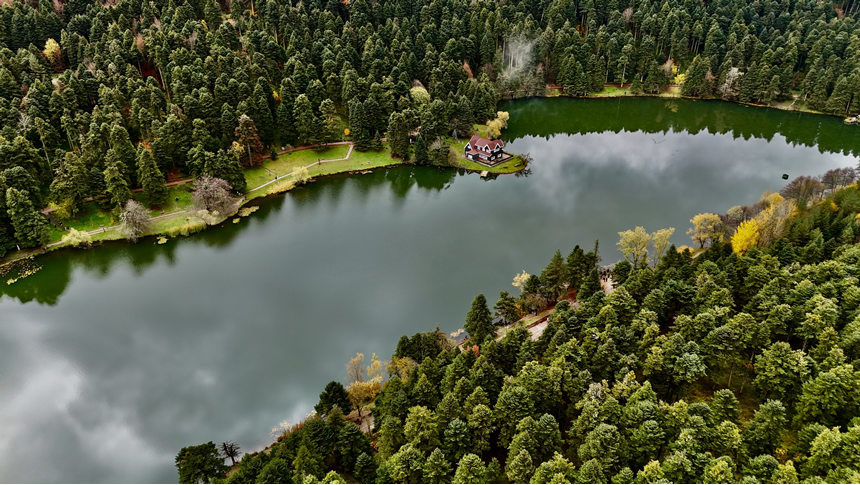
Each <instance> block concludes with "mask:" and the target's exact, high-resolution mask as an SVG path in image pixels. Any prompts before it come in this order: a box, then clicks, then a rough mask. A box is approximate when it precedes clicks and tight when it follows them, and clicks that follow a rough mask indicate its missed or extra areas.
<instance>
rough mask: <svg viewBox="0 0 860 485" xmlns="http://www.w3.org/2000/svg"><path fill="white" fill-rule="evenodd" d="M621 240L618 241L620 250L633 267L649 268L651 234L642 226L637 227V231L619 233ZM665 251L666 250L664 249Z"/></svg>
mask: <svg viewBox="0 0 860 485" xmlns="http://www.w3.org/2000/svg"><path fill="white" fill-rule="evenodd" d="M618 235H619V236H621V240H620V241H618V244H617V246H618V250H619V251H621V254H623V255H624V257H625V258H627V260H628V261H630V263H631V264H632V265H633V269H639V268H644V267H645V266H648V263H649V262H650V259H649V258H648V245H649V244H651V234H648V232H646V231H645V228H644V227H642V226H637V227H636V230H633V231H631V230H629V229H628V230H626V231H624V232H619V233H618ZM664 249H665V248H664Z"/></svg>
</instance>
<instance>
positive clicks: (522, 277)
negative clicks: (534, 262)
mask: <svg viewBox="0 0 860 485" xmlns="http://www.w3.org/2000/svg"><path fill="white" fill-rule="evenodd" d="M530 276H531V275H530V274H528V273H526V270H523V272H522V273H520V274H518V275H516V276H514V282H513V285H514V286H516V287H517V288H519V289H520V291H523V285H525V284H526V281H528V279H529V277H530Z"/></svg>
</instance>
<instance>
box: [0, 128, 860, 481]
mask: <svg viewBox="0 0 860 485" xmlns="http://www.w3.org/2000/svg"><path fill="white" fill-rule="evenodd" d="M508 148H509V150H510V151H513V152H530V153H531V155H532V156H533V157H534V159H535V160H536V161H535V164H534V167H533V174H532V175H531V176H530V177H528V178H516V177H511V176H507V177H500V178H498V179H497V180H494V181H489V182H488V181H483V180H481V179H480V178H479V177H478V176H477V175H474V174H470V175H467V176H462V177H456V178H454V179H451V178H450V174H451V172H445V173H443V174H439V173H438V172H436V171H435V170H432V169H427V170H423V171H419V170H413V169H411V168H404V169H398V170H391V171H388V172H387V173H385V174H383V173H376V174H374V175H367V176H363V177H352V178H350V177H340V178H335V179H330V180H327V181H324V182H320V183H318V184H316V185H315V186H311V187H308V188H305V189H301V190H300V191H298V192H295V193H293V194H291V195H289V196H288V197H286V198H283V199H276V200H275V201H273V202H271V203H269V205H267V206H266V207H264V209H263V210H261V211H259V212H258V213H256V214H255V215H254V216H252V218H251V219H252V220H250V221H245V222H243V223H242V226H243V227H241V229H240V230H238V231H235V232H233V233H230V238H226V237H225V236H224V235H225V234H227V233H228V232H229V231H230V230H231V229H230V227H234V226H229V227H228V228H225V229H215V230H212V231H207V232H205V233H203V234H199V235H196V236H194V237H191V238H187V239H182V240H178V241H171V242H170V243H168V245H165V246H156V245H153V242H152V241H149V240H146V241H143V242H141V243H140V244H138V245H137V246H130V247H126V246H111V247H106V248H99V249H96V250H94V251H92V252H89V253H80V254H86V255H85V256H80V257H78V256H75V257H76V258H77V259H75V262H74V263H72V264H71V267H72V268H73V269H72V270H71V271H72V274H71V276H70V277H68V278H69V280H70V282H69V283H68V285H67V287H66V288H65V291H64V292H63V293H62V295H60V296H59V301H58V303H57V304H56V305H53V306H49V305H39V304H36V303H35V302H31V303H27V304H21V303H19V302H18V301H16V300H13V299H11V298H9V297H3V298H2V299H0V316H2V317H0V368H2V369H3V372H2V373H0V396H2V397H0V430H2V432H0V469H2V470H3V471H4V476H3V480H7V481H12V482H16V481H24V482H58V481H62V482H88V481H94V482H114V481H118V482H141V481H143V482H172V481H175V480H176V475H175V470H174V466H173V458H174V456H175V454H176V453H177V452H178V451H179V449H180V448H181V447H182V446H186V445H194V444H199V443H203V442H206V441H209V440H212V441H215V442H220V441H224V440H234V441H237V442H238V443H239V444H240V445H241V446H242V447H243V450H247V451H252V450H255V449H260V448H261V447H262V446H263V445H265V444H266V441H267V438H268V432H269V430H270V429H271V428H272V427H273V426H275V425H277V424H278V423H279V422H280V421H283V420H284V419H287V420H289V421H290V422H296V421H297V420H298V419H300V418H301V417H302V416H303V415H304V414H306V413H307V412H308V411H310V410H311V408H312V405H313V404H315V402H316V401H317V395H318V394H319V392H320V391H321V390H322V388H323V387H324V386H325V383H326V382H328V381H329V380H340V379H342V378H343V377H344V375H345V369H344V364H345V363H346V361H347V360H348V359H349V357H350V356H351V355H354V353H355V352H356V351H361V352H364V353H365V354H366V355H367V358H368V360H369V358H370V353H371V352H377V353H379V354H380V356H381V357H382V358H386V359H387V358H389V357H390V354H391V352H392V351H393V349H394V346H395V345H396V342H397V339H398V338H399V336H400V335H401V334H404V333H413V332H417V331H426V330H430V329H432V328H433V327H434V326H436V325H439V326H440V327H441V329H442V330H444V331H447V332H450V331H453V330H455V329H457V328H459V327H461V326H462V324H463V321H464V318H465V314H466V312H467V311H468V309H469V304H470V302H471V300H472V298H473V297H474V295H476V294H477V293H480V292H483V293H485V294H486V295H487V298H488V300H490V302H491V303H492V302H494V301H495V299H496V297H497V295H498V292H499V291H501V290H510V291H513V290H514V288H513V287H512V286H511V285H510V281H511V278H512V277H513V275H514V274H516V273H517V272H518V271H521V270H523V269H525V270H527V271H529V272H531V273H538V272H539V271H540V269H541V268H542V267H543V266H544V265H545V264H546V262H547V261H548V260H549V258H550V257H551V255H552V253H553V252H554V251H555V250H556V249H561V250H562V253H563V254H564V255H567V253H569V252H570V250H571V249H572V247H573V245H574V244H580V245H582V246H584V247H586V248H590V247H591V245H592V244H593V241H594V239H597V238H599V239H600V241H601V254H602V255H603V257H604V263H611V262H614V261H616V260H617V259H619V257H620V255H619V254H618V253H617V251H615V249H614V247H613V245H614V243H615V241H616V240H617V233H618V231H623V230H625V229H630V228H633V227H634V226H635V225H644V226H645V228H646V229H647V230H649V231H655V230H657V229H659V228H661V227H667V226H673V227H675V228H676V229H677V230H676V232H675V236H674V237H673V242H675V243H676V244H690V240H689V238H688V237H687V236H686V235H685V234H684V232H685V231H686V229H687V227H688V226H689V223H688V221H689V219H690V218H691V217H692V216H693V215H695V214H696V213H698V212H705V211H714V212H725V211H726V210H727V209H728V208H729V206H731V205H735V204H742V203H748V204H751V203H753V202H755V200H756V199H757V198H758V196H759V195H760V194H761V192H762V191H763V190H766V189H768V190H778V189H779V188H780V187H782V186H783V184H784V181H783V180H782V179H781V175H782V173H784V172H785V173H788V174H790V175H791V176H792V177H794V176H796V175H800V174H818V173H822V172H824V171H825V170H827V169H830V168H833V167H837V166H846V165H852V164H853V163H854V160H853V159H852V158H850V157H845V156H842V155H839V154H829V153H826V154H821V153H819V151H818V150H817V149H815V148H804V147H792V146H790V145H789V144H787V143H785V141H784V140H782V139H781V135H777V136H776V137H774V139H773V141H771V142H770V143H768V142H767V141H765V140H763V139H750V140H743V139H732V138H731V136H729V135H712V134H709V133H707V132H704V131H703V132H700V133H698V134H696V135H689V134H686V133H674V132H669V133H667V134H665V135H664V134H663V133H656V134H647V133H642V132H633V133H631V132H621V133H618V134H613V133H594V134H588V135H572V136H568V135H557V136H554V137H552V138H551V139H549V140H544V139H535V138H530V137H525V138H521V139H518V140H515V141H514V142H513V143H511V144H510V145H509V147H508ZM267 209H270V210H267ZM109 253H110V254H116V257H115V259H113V260H109V261H106V259H107V258H106V257H105V256H104V255H106V254H109ZM69 254H71V253H69ZM74 254H75V255H77V254H79V253H74ZM160 255H165V256H164V257H161V256H160ZM51 257H54V258H56V256H49V257H48V259H46V261H50V258H51ZM70 259H72V257H71V256H70ZM132 261H137V262H138V267H135V266H134V265H133V264H132ZM45 264H46V268H45V269H44V270H43V271H42V272H40V273H37V274H36V275H34V276H32V277H30V278H28V279H26V280H23V281H21V282H19V283H16V286H17V285H39V287H40V288H46V287H47V286H48V283H49V281H48V278H55V279H58V278H60V277H61V276H63V275H61V274H52V273H51V272H50V268H49V267H47V265H49V264H55V263H48V262H46V263H45ZM57 264H58V263H57ZM58 267H59V266H58ZM40 278H41V279H40ZM23 288H26V286H24V287H23Z"/></svg>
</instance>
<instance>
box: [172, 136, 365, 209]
mask: <svg viewBox="0 0 860 485" xmlns="http://www.w3.org/2000/svg"><path fill="white" fill-rule="evenodd" d="M329 145H349V150H347V152H346V156H345V157H343V158H332V159H331V160H326V159H324V158H322V159H319V160H317V161H316V162H315V163H312V164H310V165H308V166H306V167H302V168H306V169H308V168H311V167H313V166H314V165H322V164H323V163H329V162H342V161H344V160H348V159H349V157H350V156H351V155H352V149H353V147H354V145H353V144H352V142H348V141H344V142H338V143H329ZM307 147H314V146H313V145H307ZM301 149H302V150H305V149H306V147H302V148H301ZM294 151H295V150H294ZM280 153H286V152H280ZM263 168H265V167H263ZM266 171H267V172H269V173H271V174H272V175H274V176H275V178H274V179H273V180H270V181H268V182H266V183H264V184H263V185H258V186H257V187H254V188H253V189H251V190H249V191H247V192H245V194H246V195H247V194H249V193H251V192H253V191H255V190H259V189H262V188H263V187H268V186H269V185H272V184H273V183H275V182H277V181H278V180H280V179H282V178H284V177H289V176H290V175H293V174H295V173H296V172H298V171H299V169H296V170H293V171H292V172H290V173H288V174H285V175H275V174H274V173H272V172H271V171H270V170H269V169H266ZM174 214H175V212H174Z"/></svg>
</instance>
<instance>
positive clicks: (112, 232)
mask: <svg viewBox="0 0 860 485" xmlns="http://www.w3.org/2000/svg"><path fill="white" fill-rule="evenodd" d="M459 143H460V141H459V139H458V140H455V141H454V143H452V147H453V146H457V145H458V144H459ZM338 146H348V147H349V149H348V152H347V156H346V157H344V158H337V159H330V160H326V159H319V160H318V161H317V162H316V163H312V164H310V165H308V166H304V167H303V168H305V169H311V168H313V167H319V170H320V173H317V174H313V175H310V177H311V178H309V179H308V180H307V181H306V182H305V183H303V184H302V185H305V184H307V183H313V182H316V181H317V180H318V179H320V178H323V177H330V176H335V175H343V174H363V173H368V172H370V171H374V170H378V169H388V168H393V167H399V166H407V165H413V166H418V165H415V164H414V163H411V162H404V161H403V160H402V159H397V158H393V157H391V155H388V154H387V153H388V151H389V147H388V144H387V143H385V144H384V145H383V148H382V150H379V151H377V152H374V151H367V152H356V153H360V155H358V156H359V157H362V156H364V157H367V158H370V157H372V156H374V155H376V156H378V155H387V156H386V157H385V161H384V162H383V163H380V164H374V163H373V160H371V161H368V162H367V166H361V165H358V166H352V165H351V164H347V166H346V167H342V168H336V169H335V170H333V171H331V172H327V171H326V170H325V168H324V164H326V163H332V162H343V161H347V160H349V159H350V158H352V157H353V156H355V153H354V152H355V150H354V144H353V143H352V142H351V141H341V142H334V143H329V144H328V145H327V146H325V147H321V148H320V147H315V146H312V145H305V146H299V147H296V148H293V149H291V150H289V151H288V150H282V151H278V152H277V153H278V159H280V158H281V157H290V156H291V155H292V154H293V153H296V152H301V151H307V150H314V151H326V152H327V151H329V150H331V149H333V148H335V147H338ZM518 157H519V156H518V155H514V158H515V159H518ZM273 161H277V160H271V159H268V158H267V159H265V160H264V161H263V162H261V163H260V164H259V165H255V166H251V167H245V168H244V170H245V172H246V175H247V173H248V172H249V171H252V170H254V169H262V170H264V171H266V172H268V173H269V174H270V175H274V177H275V178H272V179H271V180H268V181H266V182H264V183H262V184H260V185H257V186H256V187H253V188H249V189H248V190H247V191H246V192H244V193H243V194H241V195H240V196H238V197H236V204H235V206H234V209H233V210H232V211H231V212H230V213H229V214H226V215H225V216H223V217H221V218H219V219H218V220H217V221H216V222H215V223H213V224H208V223H206V222H205V221H204V220H203V219H201V218H200V217H198V216H197V215H196V211H195V210H194V208H193V207H189V208H184V209H180V210H176V211H173V212H168V213H163V214H159V215H157V216H152V218H151V219H150V220H151V222H152V223H153V225H154V226H156V227H154V228H153V229H152V230H151V231H149V232H147V233H146V234H144V235H143V236H141V237H140V238H139V239H146V238H150V237H156V238H159V237H163V238H169V239H171V238H176V237H183V236H190V235H192V234H195V233H197V232H201V231H203V230H206V229H209V228H211V227H215V226H218V225H222V224H224V223H225V222H226V221H228V220H229V219H232V218H237V217H245V216H242V215H240V214H239V213H240V211H241V209H242V208H243V207H247V206H249V205H250V203H251V202H252V201H255V200H260V199H264V198H267V197H273V196H278V195H282V194H284V193H286V192H290V191H292V190H293V189H295V188H296V187H298V185H296V184H295V183H294V178H293V175H294V174H295V172H297V171H298V170H299V169H298V168H297V169H296V170H293V171H291V172H289V173H285V174H283V175H277V174H274V173H272V172H271V171H269V170H268V168H266V166H265V165H266V163H270V162H273ZM434 166H435V165H428V167H434ZM435 167H437V168H440V169H455V170H461V169H462V170H465V171H467V172H471V173H478V174H480V173H481V172H482V171H488V172H489V173H490V174H495V175H506V174H513V173H517V172H520V171H522V170H524V169H525V168H526V165H525V164H523V165H522V166H521V167H519V168H517V169H516V170H512V171H504V170H499V168H500V166H496V167H486V166H482V167H483V168H480V169H479V168H472V167H468V166H435ZM246 179H247V176H246ZM281 181H283V182H285V183H287V184H290V182H293V183H292V184H291V186H288V187H286V188H283V189H277V184H278V183H279V182H281ZM191 182H193V181H192V180H188V181H183V183H182V184H176V181H174V182H172V185H174V186H177V185H178V186H181V185H185V184H188V183H191ZM165 185H166V186H170V185H169V184H165ZM272 189H276V190H275V191H272ZM248 215H250V214H248ZM171 218H177V220H176V221H174V222H173V223H172V224H170V225H167V226H164V227H160V226H159V225H157V224H155V223H157V222H159V221H165V220H170V219H171ZM186 226H193V228H192V229H193V230H190V231H189V232H188V233H187V234H183V233H181V232H180V233H179V234H172V235H171V231H176V230H181V229H182V228H183V227H186ZM82 232H85V233H87V234H89V235H90V236H91V237H93V240H92V243H91V244H90V245H89V246H88V247H75V246H70V245H67V244H63V243H62V240H59V241H52V242H50V243H48V244H46V245H45V246H42V247H39V248H32V249H24V250H20V251H14V252H10V253H9V254H7V255H6V256H5V257H3V258H0V266H5V265H11V264H15V263H17V262H20V261H23V260H26V259H33V258H36V257H38V256H42V255H44V254H48V253H50V252H53V251H56V250H60V249H84V250H89V249H93V248H95V247H97V246H99V245H100V243H103V242H106V241H121V240H124V239H125V237H124V236H122V235H121V234H120V233H119V225H118V224H116V225H112V226H109V227H100V228H98V229H94V230H91V231H82ZM102 235H105V236H102ZM99 236H101V237H99ZM159 244H160V243H159Z"/></svg>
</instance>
